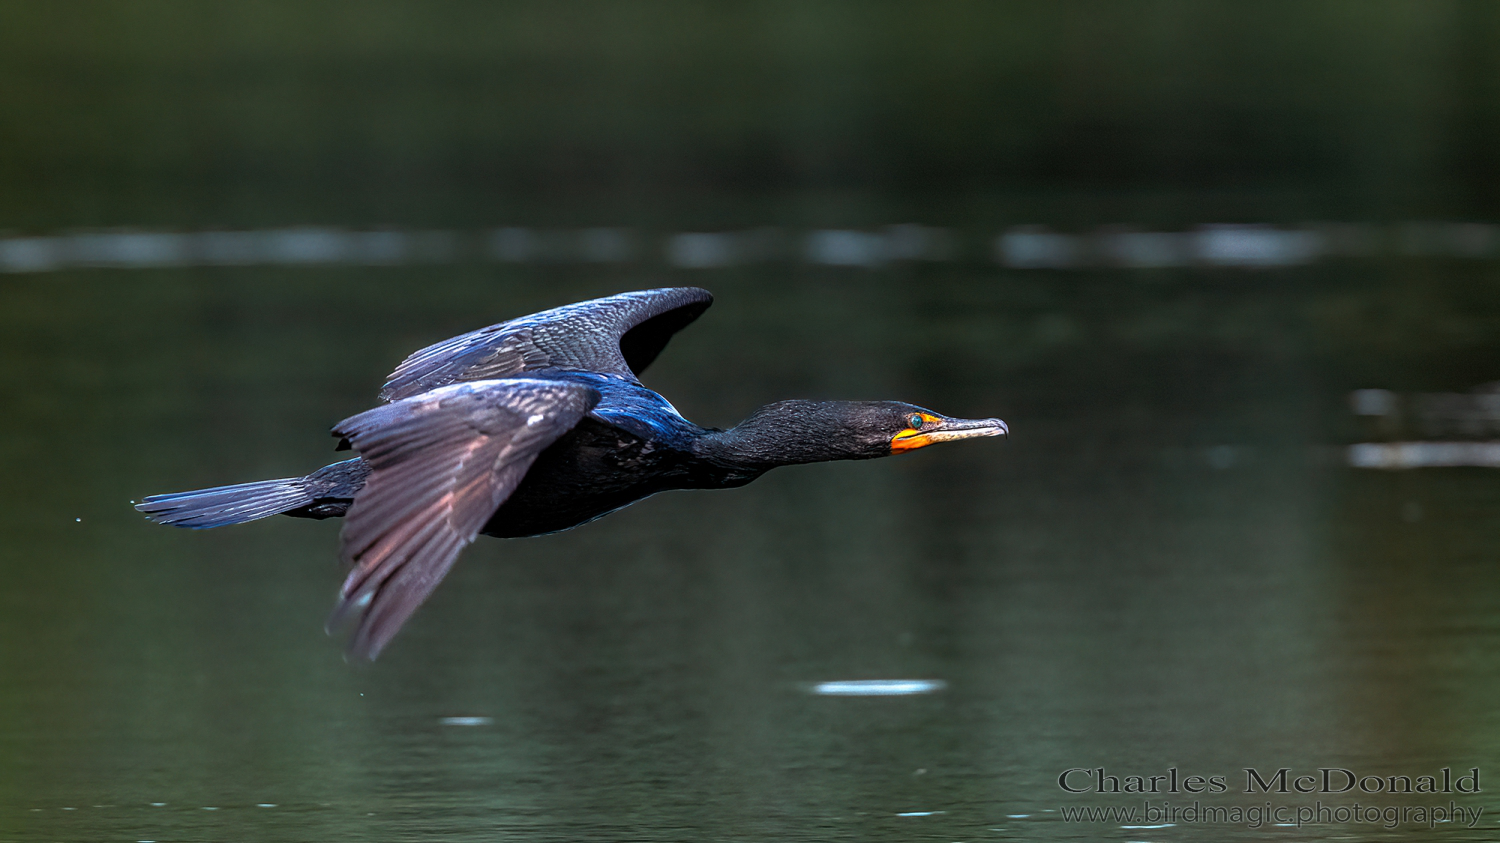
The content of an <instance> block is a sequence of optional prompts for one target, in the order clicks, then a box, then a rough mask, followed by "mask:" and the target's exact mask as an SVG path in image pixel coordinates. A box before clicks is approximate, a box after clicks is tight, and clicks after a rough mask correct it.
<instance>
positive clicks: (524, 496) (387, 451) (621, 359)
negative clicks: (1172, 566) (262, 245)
mask: <svg viewBox="0 0 1500 843" xmlns="http://www.w3.org/2000/svg"><path fill="white" fill-rule="evenodd" d="M712 301H713V297H712V296H711V295H709V293H708V291H706V290H700V289H696V288H693V287H680V288H675V289H661V290H645V291H641V292H635V293H621V294H620V295H617V296H610V297H608V298H602V299H595V300H593V301H586V302H581V303H578V304H571V305H567V306H565V307H559V308H555V309H553V310H547V311H543V312H542V313H537V314H533V315H531V316H524V317H521V318H520V319H512V320H511V321H509V322H502V323H500V324H498V325H491V326H490V327H488V328H483V329H480V330H478V331H474V332H472V333H468V334H464V335H463V336H459V337H454V338H453V339H450V340H445V341H443V342H440V343H438V344H436V345H432V346H428V347H427V348H424V349H422V350H421V351H418V352H417V353H415V354H413V355H411V356H410V357H408V358H406V360H405V361H403V362H402V363H401V365H400V366H398V367H396V371H395V372H393V373H392V374H391V376H390V379H389V380H388V381H387V382H386V384H385V387H384V388H383V389H382V390H381V391H380V398H381V401H382V402H384V403H382V404H381V405H380V406H378V407H376V408H374V409H372V410H366V411H365V412H363V413H360V414H359V415H356V416H351V417H349V418H347V419H344V420H343V421H341V422H339V423H338V424H337V425H336V426H334V428H333V434H334V435H335V436H337V437H339V438H340V444H339V448H340V449H344V448H349V447H352V448H353V449H354V450H355V451H356V452H358V454H359V457H358V458H356V459H352V460H347V461H345V462H338V463H334V464H333V465H329V466H326V467H324V468H320V469H318V470H317V471H314V472H313V473H312V474H309V475H307V476H306V477H293V478H286V479H282V480H264V481H261V482H259V483H244V484H240V485H236V486H220V487H217V488H213V489H202V490H199V491H195V492H179V493H176V494H167V495H152V496H150V497H148V498H146V499H145V500H144V501H142V502H141V503H140V504H138V505H136V509H138V510H140V511H141V512H144V513H145V514H146V516H147V517H149V518H150V519H151V520H153V521H156V522H158V523H161V524H171V525H173V526H177V527H192V528H200V529H201V528H206V527H221V526H224V525H226V524H239V523H243V522H245V521H253V520H255V519H257V518H264V517H266V516H268V515H275V514H277V513H285V514H287V515H293V516H298V517H303V518H330V517H336V516H343V515H347V518H348V520H346V521H345V522H344V528H343V531H342V532H341V533H340V541H341V550H340V555H341V556H342V558H343V562H344V564H345V565H346V566H347V568H348V569H349V575H348V578H347V579H346V580H344V585H343V589H342V591H341V592H340V595H339V601H338V604H337V606H336V607H335V608H334V610H333V614H332V616H331V618H330V619H329V625H330V628H332V627H334V626H338V625H340V624H342V623H343V622H344V621H345V620H350V619H357V628H356V629H355V631H354V634H353V636H352V637H351V639H350V641H349V651H350V652H351V653H353V654H356V655H360V656H363V657H366V658H369V659H374V658H375V657H376V656H377V655H378V654H379V653H380V650H381V649H382V648H383V647H385V645H386V644H387V643H388V642H389V641H390V640H391V638H392V637H393V636H395V634H396V632H397V630H399V629H400V628H401V625H402V623H404V622H405V621H406V619H407V618H408V617H410V615H411V613H412V612H413V611H415V610H416V608H417V606H419V605H421V603H422V601H423V600H425V599H426V598H427V595H428V594H430V593H432V590H433V588H434V587H436V586H437V584H438V582H439V581H441V580H442V578H443V575H444V574H446V573H447V572H448V568H449V567H451V566H452V565H453V561H454V560H455V559H457V558H458V554H459V551H461V550H462V549H463V548H464V546H466V545H468V544H469V543H470V542H472V541H474V538H475V537H476V536H478V535H479V534H480V533H485V534H487V535H491V536H504V537H509V536H535V535H540V534H543V533H553V532H557V531H559V530H566V529H568V528H569V527H575V526H577V525H579V524H583V523H585V522H587V521H592V520H593V519H595V518H599V517H600V516H603V515H606V514H608V513H610V512H613V511H615V510H617V509H620V508H621V507H624V506H628V505H629V504H632V503H634V502H635V501H638V500H640V499H642V498H644V497H647V496H649V495H653V494H655V493H657V492H662V491H666V490H668V489H726V488H731V487H734V486H743V485H744V484H746V483H749V482H750V481H751V480H754V479H755V478H757V477H759V476H760V475H761V474H764V473H765V472H766V471H768V470H770V469H772V468H775V467H776V466H779V465H793V464H797V463H811V462H823V461H826V460H845V459H870V458H873V457H884V456H889V455H890V454H894V453H901V452H903V451H911V450H915V449H917V448H921V447H924V446H926V445H931V444H933V443H934V442H948V441H953V440H957V439H968V438H971V437H976V436H997V435H1005V434H1006V433H1007V432H1008V431H1007V428H1006V426H1005V422H1003V421H1001V420H999V419H979V420H972V421H971V420H965V419H952V418H948V417H947V416H941V415H938V414H937V413H934V412H931V411H930V410H924V409H922V408H921V407H915V406H912V405H911V404H903V403H900V402H896V401H778V402H776V403H774V404H767V405H766V406H764V407H761V408H760V409H759V410H756V411H755V412H754V413H751V414H750V417H749V418H747V419H745V420H744V421H742V422H740V423H739V424H738V425H736V426H734V427H732V428H730V429H729V430H716V429H712V428H703V427H699V426H698V425H696V424H693V423H692V422H690V421H688V420H687V419H684V418H683V417H682V416H681V415H680V414H679V413H678V412H677V410H676V409H675V408H674V407H673V406H672V405H671V404H670V403H668V402H667V400H666V399H664V398H662V397H661V396H660V395H657V394H656V393H655V392H652V391H651V390H649V389H647V388H646V387H644V386H642V385H641V382H640V381H639V380H637V375H639V374H640V373H641V372H642V371H644V370H645V368H646V367H647V366H648V365H650V363H651V361H652V360H654V359H656V355H657V354H659V353H661V350H662V348H663V347H665V346H666V344H667V341H668V340H669V339H671V337H672V335H673V334H674V333H676V332H677V331H678V330H680V329H681V328H682V327H683V326H685V325H687V324H688V323H689V322H692V321H693V320H694V319H696V318H698V316H699V314H701V313H703V311H704V310H706V309H707V308H708V306H709V304H710V303H712Z"/></svg>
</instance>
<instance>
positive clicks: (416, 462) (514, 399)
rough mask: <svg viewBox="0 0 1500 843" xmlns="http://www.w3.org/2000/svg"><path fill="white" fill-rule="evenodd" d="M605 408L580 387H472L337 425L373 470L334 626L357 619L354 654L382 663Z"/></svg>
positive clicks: (357, 509) (345, 548) (357, 504)
mask: <svg viewBox="0 0 1500 843" xmlns="http://www.w3.org/2000/svg"><path fill="white" fill-rule="evenodd" d="M598 401H599V393H598V392H597V391H596V390H594V389H593V388H592V387H589V386H586V385H582V384H573V383H567V382H563V381H549V380H536V379H530V378H516V379H510V380H488V381H472V382H467V383H460V384H454V385H451V386H445V387H441V388H438V389H435V390H432V391H430V392H427V393H424V394H421V395H418V396H416V397H414V398H408V399H404V400H400V401H396V402H395V403H391V404H387V405H384V406H380V407H376V408H375V409H373V410H367V411H366V412H363V413H360V414H359V415H356V416H351V417H350V418H348V419H345V420H344V421H342V422H340V423H339V424H338V425H337V426H335V428H334V433H335V434H336V435H338V436H342V437H344V438H345V439H347V440H348V441H349V442H350V443H351V444H352V445H353V447H354V449H355V450H356V451H358V452H359V454H360V456H361V457H362V458H363V459H364V460H365V461H366V462H367V463H368V464H369V465H370V468H371V471H370V476H369V479H368V480H367V481H366V482H365V486H364V488H363V489H361V490H360V492H359V494H358V495H356V496H355V499H354V503H353V505H352V506H351V507H350V508H349V513H348V516H347V517H346V519H345V523H344V527H343V531H342V532H341V533H340V541H341V545H342V547H341V552H340V553H341V556H342V558H343V561H344V564H345V565H346V566H347V567H348V568H349V575H348V578H347V579H346V580H345V581H344V585H343V588H342V590H341V592H340V599H339V603H338V605H337V606H336V607H335V608H334V611H333V614H332V616H331V617H330V619H329V626H330V628H332V627H335V626H339V625H341V624H342V623H343V622H344V621H345V620H348V619H351V618H354V617H358V624H357V627H356V629H355V631H354V634H353V636H352V637H351V638H350V641H349V651H350V653H352V654H354V655H358V656H363V657H365V658H369V659H374V658H375V657H376V656H377V655H379V653H380V651H381V649H382V648H384V647H385V645H386V644H387V643H388V642H389V641H390V640H391V638H392V637H393V636H394V635H395V634H396V632H397V631H398V630H399V629H400V628H401V625H402V624H403V623H404V622H405V621H406V619H407V618H408V617H410V616H411V614H412V612H414V611H416V609H417V607H418V606H420V605H421V604H422V601H424V600H426V599H427V596H428V595H429V594H431V593H432V590H433V589H434V588H436V587H437V584H438V583H439V582H440V581H442V579H443V576H444V575H445V574H447V572H448V569H449V568H451V567H452V566H453V562H454V560H455V559H457V558H458V554H459V552H460V551H461V550H463V548H464V547H466V546H468V545H469V544H470V543H471V542H473V541H474V539H475V537H476V536H478V535H479V531H480V530H481V529H483V527H484V524H485V522H486V521H488V520H489V519H490V516H492V515H494V513H495V510H497V509H499V507H500V505H501V504H502V503H504V501H505V499H506V498H507V497H509V496H510V493H511V492H513V491H515V488H516V486H518V485H519V484H520V482H521V479H522V478H523V477H524V476H525V475H526V471H527V469H529V468H530V467H531V464H532V462H533V461H535V459H536V457H537V455H538V454H540V453H541V452H542V451H543V450H544V449H545V448H546V447H547V446H548V445H551V444H552V443H553V442H555V441H557V439H558V437H560V436H562V435H563V434H564V433H567V432H568V431H569V430H571V429H572V428H573V426H574V425H576V424H577V423H578V420H579V419H581V418H582V417H583V416H584V414H585V413H587V412H588V411H589V410H591V409H592V408H593V407H594V405H595V404H596V403H598Z"/></svg>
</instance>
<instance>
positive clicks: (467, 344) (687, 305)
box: [380, 287, 714, 401]
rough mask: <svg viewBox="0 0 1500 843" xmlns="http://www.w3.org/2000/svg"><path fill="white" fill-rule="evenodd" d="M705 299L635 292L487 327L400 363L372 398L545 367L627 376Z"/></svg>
mask: <svg viewBox="0 0 1500 843" xmlns="http://www.w3.org/2000/svg"><path fill="white" fill-rule="evenodd" d="M713 300H714V299H713V296H712V295H710V294H709V292H708V291H707V290H700V289H698V288H697V287H669V288H664V289H660V290H642V291H640V292H636V293H621V294H619V295H617V296H610V297H608V298H602V299H593V300H592V301H586V302H579V303H577V304H570V305H566V306H563V307H558V308H553V309H552V310H544V311H542V312H541V313H536V314H533V315H531V316H523V317H521V318H520V319H512V320H511V321H509V322H502V323H500V324H498V325H491V326H489V327H488V328H481V329H479V330H477V331H472V332H470V333H467V334H464V335H462V336H458V337H454V338H453V339H450V340H444V341H443V342H440V343H437V344H436V345H430V346H428V347H427V348H424V349H422V350H421V351H418V352H416V353H415V354H413V355H411V356H410V357H408V358H406V359H405V360H404V361H402V363H401V365H400V366H397V367H396V371H394V372H392V373H391V375H390V378H389V379H387V380H386V383H385V387H384V388H382V389H381V391H380V397H381V398H382V399H383V400H386V401H399V400H401V399H403V398H409V397H411V396H413V395H420V394H421V393H423V392H427V391H428V390H431V389H435V388H437V387H440V386H446V385H448V384H451V383H460V382H463V381H476V380H490V379H494V378H506V377H514V376H516V375H520V374H525V373H527V372H538V371H542V370H546V369H573V370H582V371H590V372H603V373H606V374H615V375H621V376H623V377H628V378H633V377H635V376H637V375H639V374H640V373H641V372H642V371H644V370H645V368H646V367H647V366H649V365H650V364H651V361H652V360H655V359H656V355H658V354H660V353H661V350H662V349H663V348H664V347H665V346H666V344H667V340H669V339H671V338H672V335H673V334H675V333H677V332H678V331H679V330H681V329H682V328H683V327H684V326H686V325H687V324H688V323H689V322H692V321H693V320H694V319H697V318H698V316H699V314H701V313H703V311H705V310H707V309H708V306H709V305H710V304H712V303H713Z"/></svg>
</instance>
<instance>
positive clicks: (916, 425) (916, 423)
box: [906, 413, 922, 430]
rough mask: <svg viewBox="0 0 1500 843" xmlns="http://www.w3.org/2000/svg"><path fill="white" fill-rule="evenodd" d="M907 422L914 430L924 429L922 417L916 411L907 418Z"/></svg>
mask: <svg viewBox="0 0 1500 843" xmlns="http://www.w3.org/2000/svg"><path fill="white" fill-rule="evenodd" d="M906 423H907V424H909V425H911V427H912V430H921V429H922V417H921V416H919V415H917V414H916V413H912V414H911V418H909V419H907V420H906Z"/></svg>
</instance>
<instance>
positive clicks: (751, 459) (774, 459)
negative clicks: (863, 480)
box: [694, 400, 890, 474]
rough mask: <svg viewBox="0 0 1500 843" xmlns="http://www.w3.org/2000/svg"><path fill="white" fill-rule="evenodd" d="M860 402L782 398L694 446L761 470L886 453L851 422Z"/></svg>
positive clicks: (716, 459)
mask: <svg viewBox="0 0 1500 843" xmlns="http://www.w3.org/2000/svg"><path fill="white" fill-rule="evenodd" d="M858 406H860V405H859V404H858V403H856V402H848V401H798V400H793V401H777V402H776V403H774V404H767V405H766V406H764V407H761V408H760V409H758V410H756V411H755V412H753V413H751V414H750V416H749V417H748V418H746V419H745V420H744V421H742V422H740V423H739V424H737V425H735V426H734V427H732V428H730V429H729V430H717V431H712V432H710V433H708V434H706V435H704V436H702V437H700V438H699V439H698V441H697V442H696V443H695V445H694V450H695V451H697V453H698V455H699V456H700V457H702V458H703V459H705V460H708V461H710V462H713V463H716V464H718V465H721V466H723V467H725V468H730V469H736V470H740V471H750V472H754V473H755V474H759V473H761V472H764V471H767V470H769V469H772V468H775V467H776V466H779V465H798V464H802V463H812V462H828V461H830V460H858V459H870V458H872V457H879V456H884V455H885V454H888V453H890V450H889V447H886V448H885V449H884V450H883V451H882V450H881V444H880V443H879V442H878V441H875V440H871V439H870V437H869V436H867V435H863V434H862V433H861V431H860V430H859V429H858V428H856V427H855V426H854V425H852V424H851V423H850V420H851V416H852V413H851V411H852V410H853V409H854V408H856V407H858Z"/></svg>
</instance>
